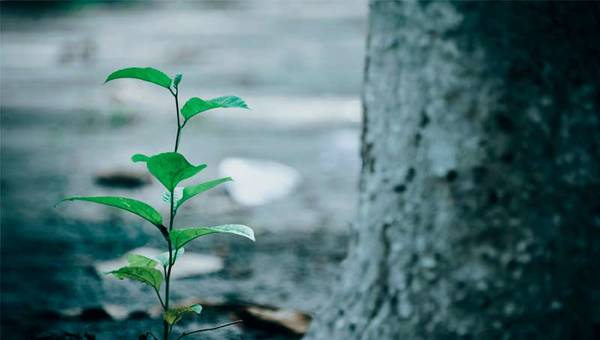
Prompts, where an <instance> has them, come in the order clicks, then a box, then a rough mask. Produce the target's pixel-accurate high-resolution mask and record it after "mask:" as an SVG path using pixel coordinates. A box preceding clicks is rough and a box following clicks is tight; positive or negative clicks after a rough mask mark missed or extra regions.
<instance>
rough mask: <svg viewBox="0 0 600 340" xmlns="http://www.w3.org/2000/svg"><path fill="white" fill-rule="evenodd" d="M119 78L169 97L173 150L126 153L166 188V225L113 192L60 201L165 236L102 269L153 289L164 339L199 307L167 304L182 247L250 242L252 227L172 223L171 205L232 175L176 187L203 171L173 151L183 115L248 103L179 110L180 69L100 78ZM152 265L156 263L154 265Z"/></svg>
mask: <svg viewBox="0 0 600 340" xmlns="http://www.w3.org/2000/svg"><path fill="white" fill-rule="evenodd" d="M122 78H133V79H140V80H143V81H147V82H150V83H153V84H156V85H158V86H161V87H164V88H166V89H168V90H169V92H170V93H171V94H172V95H173V97H174V99H175V110H176V111H175V112H176V118H177V135H176V138H175V148H174V151H173V152H163V153H159V154H156V155H153V156H146V155H143V154H135V155H133V156H132V157H131V160H132V161H133V162H144V163H146V167H147V169H148V171H149V172H150V173H151V174H152V175H153V176H154V177H155V178H156V179H157V180H158V181H159V182H160V183H161V184H162V185H163V186H164V187H165V188H167V190H168V193H167V194H165V195H164V197H165V198H166V199H165V200H166V201H167V202H169V204H170V211H169V217H170V218H169V221H168V222H169V223H168V228H167V226H165V225H163V218H162V216H161V215H160V213H159V212H158V211H156V210H155V209H154V208H153V207H151V206H150V205H148V204H146V203H144V202H141V201H138V200H135V199H132V198H126V197H115V196H73V197H68V198H65V199H64V200H63V201H86V202H92V203H97V204H102V205H106V206H110V207H115V208H119V209H122V210H126V211H128V212H131V213H133V214H135V215H137V216H139V217H141V218H143V219H145V220H147V221H149V222H150V223H152V224H153V225H155V226H156V227H157V228H158V229H159V230H160V232H161V233H162V235H163V237H164V238H165V241H166V242H167V247H168V248H167V249H168V251H166V252H163V253H161V254H159V255H157V256H154V257H147V256H143V255H139V254H129V255H128V256H127V262H128V265H127V266H126V267H122V268H119V269H117V270H114V271H111V272H109V273H108V274H112V275H114V276H115V277H116V278H118V279H121V280H123V279H128V280H133V281H138V282H142V283H144V284H147V285H149V286H151V287H152V288H153V289H154V291H155V292H156V295H157V297H158V299H159V301H160V304H161V306H162V308H163V313H164V314H163V316H164V320H165V325H164V340H168V339H169V338H170V334H171V331H172V328H173V325H174V324H175V323H177V322H178V321H179V320H180V319H181V318H182V316H183V315H184V314H186V313H196V314H200V313H201V312H202V306H200V305H192V306H187V307H179V308H169V296H170V295H169V293H170V278H171V270H172V269H173V266H174V265H175V263H176V261H177V259H178V258H179V257H181V256H182V255H183V254H184V252H185V249H184V248H183V247H184V246H185V245H186V244H188V243H189V242H191V241H193V240H195V239H197V238H199V237H201V236H205V235H210V234H215V233H226V234H233V235H238V236H243V237H246V238H248V239H250V240H252V241H254V232H253V231H252V229H250V228H249V227H247V226H244V225H240V224H228V225H221V226H214V227H202V226H200V227H191V228H183V229H178V228H176V227H175V225H174V220H175V216H176V213H177V209H178V208H179V207H180V206H181V205H182V204H183V203H184V202H186V201H187V200H189V199H191V198H193V197H195V196H196V195H199V194H201V193H203V192H205V191H207V190H210V189H212V188H214V187H216V186H218V185H220V184H222V183H225V182H228V181H231V180H232V179H231V178H230V177H224V178H219V179H215V180H211V181H207V182H203V183H200V184H195V185H189V186H186V187H185V188H183V189H182V188H181V187H177V185H178V184H179V183H180V182H182V181H184V180H186V179H189V178H191V177H193V176H195V175H196V174H198V173H199V172H200V171H202V170H204V168H206V164H199V165H192V164H191V163H190V162H188V160H187V159H186V158H185V157H184V156H183V155H181V154H180V153H178V152H177V150H178V147H179V141H180V135H181V130H182V129H183V127H184V126H185V124H186V123H187V122H188V120H189V119H191V118H192V117H194V116H195V115H197V114H199V113H201V112H204V111H207V110H211V109H216V108H232V107H237V108H244V109H247V108H248V106H247V105H246V103H245V102H244V101H243V100H242V99H241V98H239V97H235V96H226V97H218V98H214V99H210V100H202V99H200V98H197V97H194V98H192V99H190V100H188V101H187V102H186V103H185V105H184V106H183V107H182V108H181V110H180V109H179V97H178V95H179V84H180V83H181V80H182V79H183V76H182V75H181V74H177V75H176V76H175V77H174V78H173V79H171V78H170V77H169V76H168V75H167V74H165V73H164V72H162V71H159V70H157V69H154V68H151V67H145V68H142V67H131V68H125V69H121V70H118V71H115V72H113V73H111V74H110V75H109V76H108V77H107V78H106V82H109V81H112V80H115V79H122ZM181 117H183V118H184V120H183V123H181V119H180V118H181ZM175 189H177V190H175ZM157 266H159V268H158V269H157ZM159 269H162V270H163V272H162V273H161V271H160V270H159ZM163 281H164V282H165V290H164V294H163V296H164V300H163V299H162V297H161V292H160V288H161V286H162V283H163ZM200 331H203V330H200ZM196 332H197V331H194V332H189V333H183V334H182V335H181V336H180V337H179V338H182V337H185V336H187V335H190V334H192V333H196Z"/></svg>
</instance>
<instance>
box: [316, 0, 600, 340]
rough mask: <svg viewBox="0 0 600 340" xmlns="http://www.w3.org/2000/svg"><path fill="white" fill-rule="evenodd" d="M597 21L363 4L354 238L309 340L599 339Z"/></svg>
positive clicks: (492, 9)
mask: <svg viewBox="0 0 600 340" xmlns="http://www.w3.org/2000/svg"><path fill="white" fill-rule="evenodd" d="M599 8H600V5H599V4H598V3H586V4H582V3H576V4H574V3H566V2H560V3H558V2H557V3H539V2H535V3H534V2H528V3H506V2H496V3H489V2H488V3H471V2H460V3H459V2H456V3H454V2H453V3H445V2H431V3H429V2H427V3H425V2H419V3H416V2H393V1H372V2H371V4H370V24H369V30H370V33H369V41H368V47H367V60H366V69H365V86H364V92H363V97H364V98H363V100H364V128H363V129H364V130H363V136H362V158H363V168H362V173H361V183H360V198H359V200H360V202H359V211H358V216H357V221H356V223H355V225H354V227H353V229H354V234H355V238H354V239H353V241H352V244H351V246H350V252H349V255H348V258H347V260H346V261H345V263H344V272H343V275H342V277H341V279H340V281H339V284H337V285H336V286H335V289H334V290H335V294H334V296H333V298H332V302H331V304H330V305H328V306H327V308H325V309H324V310H323V311H322V313H321V314H320V315H318V316H317V319H316V320H315V321H314V322H313V325H312V327H311V330H310V332H309V334H308V336H307V338H308V339H453V338H465V339H525V338H527V339H593V338H594V337H596V338H600V310H599V309H600V290H599V287H600V274H599V269H598V268H600V267H599V266H600V264H599V263H598V261H599V260H600V256H599V255H600V194H599V193H600V183H599V179H600V151H599V150H600V141H599V134H600V114H599V108H600V103H599V102H600V87H599V85H598V81H599V79H600V71H599V65H598V63H599V62H600V53H599V50H598V46H599V45H598V32H600V10H599Z"/></svg>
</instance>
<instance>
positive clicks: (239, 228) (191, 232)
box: [169, 224, 255, 249]
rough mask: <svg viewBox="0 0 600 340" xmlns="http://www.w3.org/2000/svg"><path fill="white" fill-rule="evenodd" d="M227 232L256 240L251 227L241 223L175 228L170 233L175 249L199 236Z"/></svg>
mask: <svg viewBox="0 0 600 340" xmlns="http://www.w3.org/2000/svg"><path fill="white" fill-rule="evenodd" d="M215 233H227V234H234V235H238V236H243V237H246V238H249V239H251V240H252V241H255V239H254V231H252V229H250V228H249V227H247V226H245V225H241V224H226V225H219V226H215V227H192V228H183V229H174V230H172V231H171V232H170V233H169V237H170V238H171V243H173V247H174V248H175V249H179V248H181V247H183V246H185V245H186V244H188V243H189V242H191V241H193V240H195V239H197V238H198V237H201V236H205V235H210V234H215Z"/></svg>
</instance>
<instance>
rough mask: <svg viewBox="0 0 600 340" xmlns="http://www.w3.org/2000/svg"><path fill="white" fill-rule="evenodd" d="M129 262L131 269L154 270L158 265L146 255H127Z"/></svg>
mask: <svg viewBox="0 0 600 340" xmlns="http://www.w3.org/2000/svg"><path fill="white" fill-rule="evenodd" d="M127 262H128V263H129V266H130V267H146V268H154V267H156V265H157V264H158V262H157V261H155V260H153V259H151V258H149V257H146V256H144V255H138V254H129V255H127Z"/></svg>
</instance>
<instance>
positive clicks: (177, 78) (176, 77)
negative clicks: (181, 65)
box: [173, 74, 183, 89]
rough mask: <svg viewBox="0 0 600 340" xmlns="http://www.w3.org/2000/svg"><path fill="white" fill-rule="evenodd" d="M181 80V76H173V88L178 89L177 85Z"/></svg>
mask: <svg viewBox="0 0 600 340" xmlns="http://www.w3.org/2000/svg"><path fill="white" fill-rule="evenodd" d="M181 78H183V75H181V74H177V75H175V78H174V79H173V87H174V88H176V89H177V88H179V83H180V82H181Z"/></svg>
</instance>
